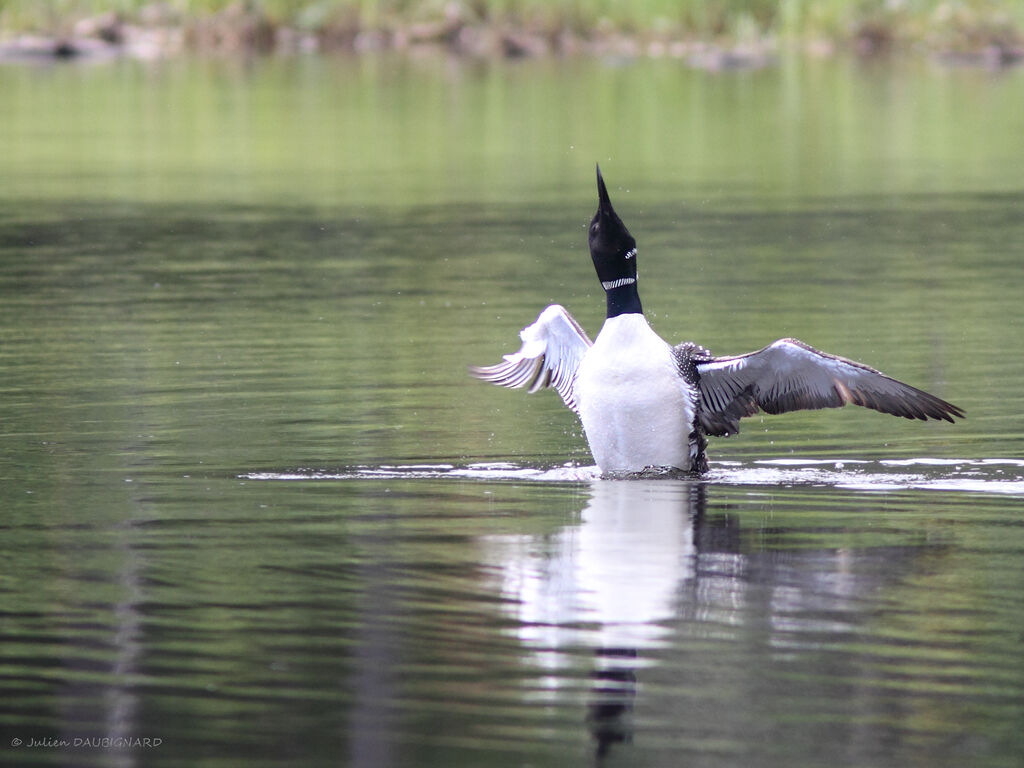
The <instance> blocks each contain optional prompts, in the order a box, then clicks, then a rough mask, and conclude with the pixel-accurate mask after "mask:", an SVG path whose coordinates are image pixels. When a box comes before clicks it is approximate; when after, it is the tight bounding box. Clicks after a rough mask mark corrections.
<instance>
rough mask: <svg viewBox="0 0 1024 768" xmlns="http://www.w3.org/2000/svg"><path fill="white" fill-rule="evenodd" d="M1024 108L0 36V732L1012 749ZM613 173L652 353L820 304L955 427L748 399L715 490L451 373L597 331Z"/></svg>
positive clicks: (163, 752)
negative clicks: (596, 224)
mask: <svg viewBox="0 0 1024 768" xmlns="http://www.w3.org/2000/svg"><path fill="white" fill-rule="evenodd" d="M1022 100H1024V71H1020V70H1010V71H1007V72H1005V73H999V74H995V73H989V72H983V71H975V70H947V69H941V68H937V67H933V66H931V65H928V64H926V63H920V62H917V63H909V62H899V61H893V62H888V63H886V64H885V65H883V66H878V65H874V64H860V63H857V62H848V61H833V62H815V61H807V60H793V61H790V60H785V61H783V62H781V63H780V65H779V66H778V67H777V68H773V69H769V70H765V71H761V72H735V73H723V74H718V75H713V74H707V73H699V72H693V71H689V70H686V69H684V68H681V67H680V66H679V64H678V63H676V62H668V61H645V62H630V61H623V60H607V61H589V60H580V61H557V60H556V61H547V62H521V63H504V62H503V63H473V62H465V61H452V60H449V59H445V58H443V57H436V58H432V57H426V58H421V59H389V58H367V59H348V58H309V59H303V58H298V59H282V60H278V59H259V60H254V61H241V60H202V59H200V60H191V61H175V62H163V63H151V64H139V63H128V62H108V63H103V64H99V65H88V66H73V67H63V66H56V67H3V68H0V112H2V115H3V117H2V119H0V148H2V149H0V500H2V510H3V516H2V519H0V563H2V566H0V660H2V661H0V736H2V740H0V749H3V750H4V751H5V752H4V762H5V763H10V764H14V765H22V764H24V765H103V766H106V765H113V766H121V765H147V766H149V765H168V766H171V765H182V766H186V765H187V766H213V765H237V764H243V763H244V764H246V765H279V764H282V762H284V761H294V762H297V763H301V764H303V765H311V766H312V765H337V764H343V765H357V766H387V765H395V766H400V765H401V766H405V765H437V766H442V765H443V766H450V765H492V764H494V765H527V764H530V765H554V764H563V765H564V764H574V765H575V764H581V765H585V764H594V763H595V762H599V763H601V764H608V765H644V764H646V765H678V764H680V762H681V761H682V762H686V763H689V764H695V765H707V766H732V765H766V766H817V765H822V764H826V763H827V764H834V765H839V766H851V767H852V766H864V765H871V766H905V765H951V766H952V765H958V766H959V765H971V766H1004V765H1012V764H1014V763H1015V761H1016V760H1017V759H1018V756H1019V754H1020V753H1021V751H1022V749H1024V742H1022V740H1021V735H1020V733H1021V731H1020V728H1019V724H1020V723H1021V722H1022V720H1024V710H1022V707H1021V704H1020V702H1021V701H1022V700H1024V677H1022V674H1021V671H1020V670H1021V669H1024V652H1022V651H1021V644H1020V638H1021V637H1022V633H1024V602H1022V601H1021V597H1020V595H1021V594H1022V592H1024V590H1022V588H1024V522H1022V520H1024V517H1022V515H1024V503H1022V498H1024V416H1022V415H1021V409H1020V408H1019V407H1018V406H1017V404H1018V403H1019V400H1020V396H1019V393H1018V390H1019V382H1020V380H1021V378H1022V376H1024V356H1022V354H1021V352H1022V344H1021V341H1020V328H1021V304H1020V296H1021V295H1024V271H1022V269H1021V267H1020V264H1019V254H1018V250H1019V246H1018V243H1020V242H1022V241H1024V218H1022V216H1021V214H1020V211H1021V210H1022V204H1024V191H1022V188H1021V183H1020V179H1021V172H1020V169H1021V157H1024V112H1022V111H1021V110H1020V109H1019V104H1020V103H1021V102H1022ZM595 161H600V162H601V164H602V169H603V170H604V173H605V177H606V179H607V180H608V181H609V183H610V186H611V188H612V189H611V193H612V197H613V199H614V201H615V203H616V207H617V209H618V211H619V213H620V214H621V215H622V216H623V218H624V220H625V221H626V223H627V224H628V225H629V227H630V229H631V230H632V232H633V233H634V234H635V235H636V237H637V240H638V244H639V263H640V279H641V294H642V296H643V300H644V306H645V308H646V309H647V310H648V314H649V316H650V319H651V322H652V324H653V325H654V327H655V328H656V329H657V330H658V331H659V332H660V333H662V335H664V336H665V337H666V338H667V339H669V340H670V341H672V342H676V341H681V340H684V339H692V340H695V341H698V342H700V343H703V344H705V345H707V346H709V347H710V348H711V349H712V350H713V351H716V352H720V353H723V354H724V353H732V352H743V351H749V350H753V349H756V348H758V347H760V346H762V345H764V344H766V343H768V342H770V341H772V340H773V339H775V338H778V337H781V336H796V337H798V338H801V339H803V340H805V341H807V342H809V343H812V344H815V345H816V346H819V347H821V348H824V349H827V350H829V351H831V352H835V353H838V354H842V355H845V356H848V357H853V358H855V359H860V360H864V361H865V362H868V363H870V364H872V365H875V366H877V367H880V368H881V369H882V370H885V371H886V372H887V373H890V374H892V375H894V376H897V377H898V378H901V379H904V380H906V381H908V382H911V383H913V384H915V385H917V386H920V387H922V388H924V389H927V390H929V391H933V392H935V393H936V394H938V395H939V396H941V397H943V398H946V399H948V400H950V401H952V402H953V403H956V404H957V405H959V406H961V407H962V408H964V409H965V411H966V412H967V414H968V419H967V420H966V421H964V422H960V423H958V424H956V425H955V426H952V425H948V424H944V423H941V424H931V423H930V424H920V423H911V422H906V421H903V420H898V419H893V418H891V417H885V416H882V415H879V414H875V413H871V412H866V411H863V410H862V409H853V408H848V409H845V410H843V411H827V412H816V413H809V414H789V415H786V416H783V417H765V418H761V417H755V418H752V419H748V420H746V421H745V422H744V425H743V428H742V432H741V434H740V435H739V436H737V437H734V438H730V439H729V440H716V441H713V442H712V444H711V447H710V449H709V457H710V459H711V462H712V472H711V474H710V476H709V477H708V478H707V479H706V480H705V481H703V482H700V483H696V482H695V483H685V482H677V481H663V482H650V481H645V482H609V481H601V480H598V479H596V478H595V477H594V473H593V472H592V471H591V470H589V469H588V467H589V465H590V463H591V460H590V456H589V454H588V452H587V449H586V444H585V441H584V440H583V438H582V436H581V434H580V429H579V426H578V424H577V423H576V422H575V419H574V417H573V416H572V414H570V413H569V412H567V411H566V410H565V409H564V408H563V407H562V406H561V404H560V401H559V400H558V398H557V397H556V396H555V395H553V394H552V393H541V394H539V395H535V396H532V397H527V396H526V395H524V394H523V393H521V392H509V391H506V390H501V389H498V388H496V387H490V386H486V385H484V384H482V383H480V382H477V381H474V380H472V379H470V378H469V377H468V375H467V374H466V368H467V366H468V365H470V364H487V363H491V362H494V361H496V360H497V359H498V358H499V356H500V355H501V354H503V353H505V352H510V351H513V350H514V349H515V348H516V347H517V346H518V339H517V336H516V333H517V332H518V330H519V329H520V328H521V327H522V326H524V325H526V324H527V323H529V322H531V321H532V320H533V319H534V318H535V317H536V315H537V313H538V312H539V311H540V310H541V309H542V308H543V307H544V306H546V305H547V304H549V303H552V302H559V303H562V304H564V305H565V306H566V307H567V308H568V309H569V310H570V311H572V312H573V314H574V315H575V316H576V317H577V318H578V319H579V320H580V322H581V323H583V325H584V326H585V327H586V328H587V329H588V331H589V332H590V333H591V335H594V334H595V333H596V332H597V330H598V328H599V327H600V322H601V320H602V314H603V296H602V295H601V291H600V288H599V286H598V285H597V281H596V280H595V278H594V275H593V270H592V267H591V266H590V264H589V257H588V255H587V252H586V245H585V225H586V223H587V222H588V221H589V218H590V215H591V214H592V212H593V209H594V207H595V205H596V194H595V190H594V182H593V164H594V162H595ZM564 465H568V466H564ZM104 738H106V739H110V740H111V741H109V742H106V743H105V742H103V741H102V739H104ZM76 739H78V740H79V741H78V742H76V741H75V740H76ZM118 739H122V740H124V739H128V740H130V741H129V742H128V743H126V742H124V741H118ZM137 739H150V740H151V742H150V743H149V744H148V745H146V744H137V743H135V742H134V740H137ZM16 740H17V741H18V742H19V743H16ZM82 740H87V741H82ZM97 740H99V741H97ZM152 740H159V741H160V743H159V744H154V743H152ZM63 741H66V742H68V743H67V744H62V743H61V742H63ZM33 743H35V744H36V746H31V745H32V744H33Z"/></svg>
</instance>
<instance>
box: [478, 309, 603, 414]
mask: <svg viewBox="0 0 1024 768" xmlns="http://www.w3.org/2000/svg"><path fill="white" fill-rule="evenodd" d="M519 338H521V339H522V340H523V346H522V347H520V348H519V351H518V352H516V353H515V354H513V355H505V359H504V360H503V361H502V362H500V363H498V364H497V365H488V366H484V367H477V366H471V367H470V369H469V372H470V373H471V374H473V375H474V376H476V377H477V378H478V379H483V380H484V381H490V382H493V383H494V384H500V385H501V386H503V387H529V388H530V392H531V393H532V392H536V391H537V390H538V389H542V388H544V387H554V388H555V390H556V391H557V392H558V394H559V395H561V397H562V401H563V402H564V403H565V404H566V405H567V406H569V408H571V409H572V410H573V411H576V409H577V405H576V399H575V397H574V396H573V382H574V381H575V379H576V370H577V369H578V368H579V367H580V360H582V359H583V355H584V353H585V352H586V351H587V349H588V348H589V347H590V345H591V341H590V339H589V338H587V334H586V333H585V332H584V331H583V329H582V328H581V327H580V324H579V323H577V322H576V321H575V320H574V319H573V317H572V315H570V314H569V313H568V312H566V310H565V307H563V306H561V305H560V304H552V305H551V306H550V307H548V308H547V309H545V310H544V311H543V312H541V313H540V315H539V316H538V317H537V320H536V322H534V323H533V325H528V326H527V327H526V328H523V330H521V331H520V332H519Z"/></svg>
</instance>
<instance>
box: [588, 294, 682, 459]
mask: <svg viewBox="0 0 1024 768" xmlns="http://www.w3.org/2000/svg"><path fill="white" fill-rule="evenodd" d="M573 393H574V397H575V400H576V402H577V404H578V408H579V415H580V420H581V421H582V422H583V429H584V431H585V432H586V435H587V442H588V443H589V444H590V449H591V452H592V453H593V454H594V460H595V461H596V462H597V465H598V466H599V467H600V468H601V471H603V472H630V471H631V472H635V471H637V469H638V468H646V467H674V468H676V469H682V470H687V469H689V468H690V466H689V465H690V457H689V434H690V432H691V430H692V427H693V417H694V390H693V388H692V387H690V386H689V385H688V384H687V383H686V382H685V381H684V380H683V379H682V377H681V376H680V374H679V367H678V365H677V364H676V361H675V358H674V357H673V355H672V348H671V347H670V346H669V345H668V343H667V342H665V341H664V340H663V339H662V338H661V337H660V336H658V334H656V333H655V332H654V331H653V330H652V329H651V327H650V325H648V323H647V320H646V319H645V318H644V316H643V315H642V314H625V315H618V316H616V317H611V318H608V319H607V320H606V321H605V323H604V326H603V327H602V328H601V332H600V334H598V336H597V339H596V340H595V341H594V345H593V346H592V347H590V349H588V350H587V352H586V354H584V356H583V359H582V361H581V362H580V367H579V370H578V371H577V374H576V380H575V382H574V386H573Z"/></svg>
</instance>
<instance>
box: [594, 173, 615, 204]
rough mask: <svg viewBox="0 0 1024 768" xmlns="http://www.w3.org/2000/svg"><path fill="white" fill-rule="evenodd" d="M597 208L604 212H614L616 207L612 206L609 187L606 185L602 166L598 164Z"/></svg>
mask: <svg viewBox="0 0 1024 768" xmlns="http://www.w3.org/2000/svg"><path fill="white" fill-rule="evenodd" d="M597 199H598V201H599V202H598V207H597V209H598V210H599V211H601V212H602V213H612V212H613V211H614V210H615V209H614V208H612V201H611V198H609V197H608V188H607V187H606V186H605V185H604V177H603V176H602V175H601V166H600V165H598V166H597Z"/></svg>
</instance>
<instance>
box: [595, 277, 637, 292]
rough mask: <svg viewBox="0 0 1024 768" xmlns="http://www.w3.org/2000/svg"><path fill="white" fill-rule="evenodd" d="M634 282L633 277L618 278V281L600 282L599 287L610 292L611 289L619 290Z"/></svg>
mask: <svg viewBox="0 0 1024 768" xmlns="http://www.w3.org/2000/svg"><path fill="white" fill-rule="evenodd" d="M635 282H636V278H635V277H620V278H619V279H618V280H602V281H601V287H602V288H604V289H605V290H606V291H610V290H611V289H612V288H619V287H621V286H623V285H632V284H633V283H635Z"/></svg>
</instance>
